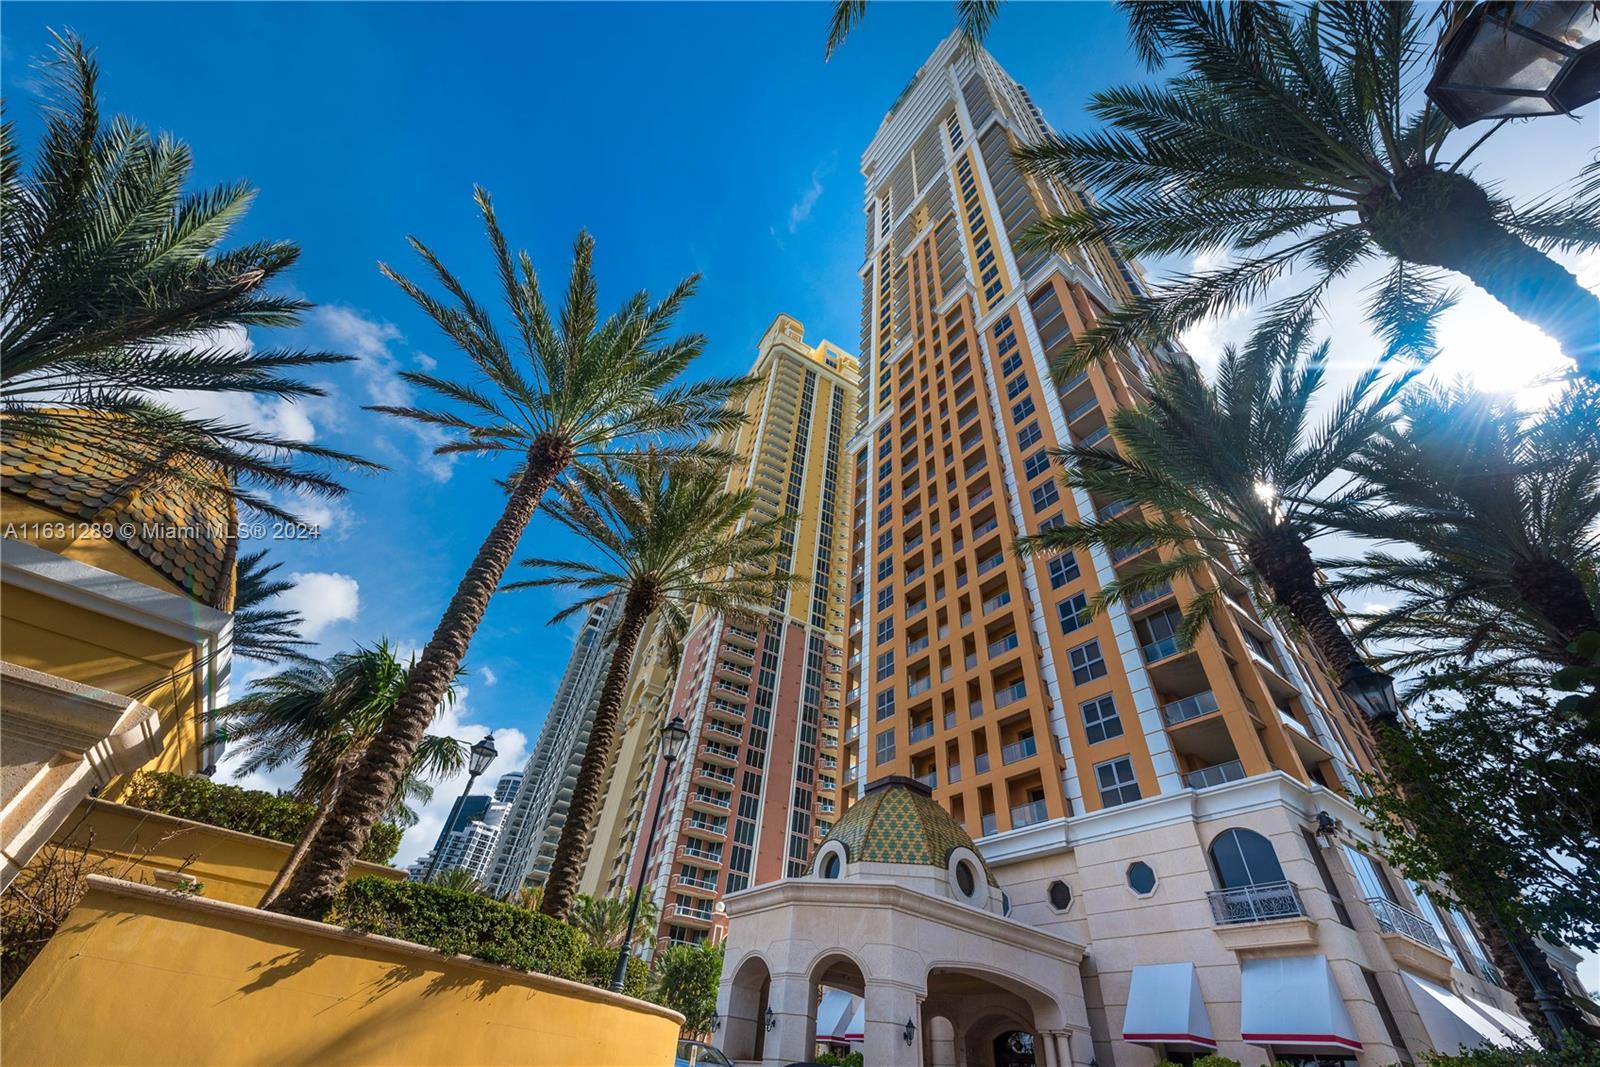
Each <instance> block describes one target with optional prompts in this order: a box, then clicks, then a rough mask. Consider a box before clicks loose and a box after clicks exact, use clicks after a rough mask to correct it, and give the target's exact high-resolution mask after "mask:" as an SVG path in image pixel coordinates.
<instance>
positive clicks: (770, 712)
mask: <svg viewBox="0 0 1600 1067" xmlns="http://www.w3.org/2000/svg"><path fill="white" fill-rule="evenodd" d="M753 373H754V374H755V375H756V376H757V377H759V378H760V379H761V380H762V384H761V386H760V387H759V388H757V389H754V390H752V391H751V392H750V394H749V395H748V397H747V399H746V401H745V405H746V414H747V415H748V419H747V421H746V422H745V424H744V426H743V428H742V429H740V430H739V431H738V432H737V433H736V434H734V435H733V436H732V437H731V439H729V440H727V441H726V442H724V443H725V444H726V445H727V446H728V448H729V450H730V451H732V452H733V453H734V454H735V455H736V457H737V460H736V462H735V463H734V464H733V465H732V468H731V469H730V471H729V474H728V485H729V487H730V488H741V489H742V488H749V489H752V490H754V492H755V494H756V497H757V504H756V507H755V509H754V514H755V515H756V516H758V517H760V518H768V517H776V516H780V515H784V514H789V515H792V516H794V523H793V525H792V526H791V527H790V528H789V529H788V530H786V531H785V533H784V534H783V535H782V537H783V546H784V549H785V550H786V554H787V557H788V558H787V564H786V566H787V568H788V570H789V571H790V572H791V573H793V574H795V575H798V576H799V578H798V580H797V581H796V582H795V583H794V584H793V585H792V586H790V587H789V588H788V589H787V590H786V591H785V592H784V593H783V594H782V595H780V596H779V597H778V598H777V600H776V601H775V602H774V603H773V604H772V606H771V610H770V611H769V613H768V614H767V615H766V616H765V617H764V618H763V619H761V620H760V621H744V622H739V621H733V620H724V619H721V618H718V617H716V616H713V615H703V616H702V617H700V618H699V619H698V620H697V621H696V623H695V625H694V627H693V628H692V630H691V632H690V633H689V635H688V638H687V640H686V641H685V642H684V647H683V658H682V661H681V666H680V667H679V670H678V672H677V676H676V678H675V679H674V680H673V682H672V685H671V695H670V701H671V703H670V706H669V710H668V713H669V714H671V715H678V716H681V717H682V718H683V720H684V721H685V722H686V723H687V724H688V725H689V728H690V730H691V733H692V745H691V748H690V749H689V752H688V754H687V756H686V758H685V759H684V760H683V761H682V763H681V764H680V765H679V766H678V768H677V771H678V772H679V773H678V774H677V775H675V778H676V780H675V781H672V782H669V783H667V789H668V797H669V799H668V802H667V804H666V807H665V810H666V813H667V814H666V816H665V817H664V818H663V819H662V825H661V827H660V832H659V835H658V839H657V841H656V848H655V858H654V861H653V863H652V866H651V870H650V872H649V878H650V881H651V884H652V885H653V886H654V893H655V899H656V900H657V901H659V902H661V903H662V905H663V906H662V909H661V912H662V919H661V933H662V935H663V936H664V937H666V938H668V939H669V940H671V941H700V940H704V939H705V938H706V937H707V935H708V934H709V933H710V931H711V930H712V929H713V927H714V926H718V925H720V924H721V922H722V919H721V917H720V916H719V915H718V914H717V913H716V911H715V910H714V903H715V901H716V900H717V899H718V898H719V897H720V896H721V895H722V894H723V893H725V892H734V891H737V890H740V889H743V888H745V887H746V886H749V885H751V884H754V883H758V882H766V881H770V880H772V879H775V878H780V877H783V876H785V875H795V874H798V873H801V872H803V871H805V869H806V867H807V864H808V863H809V861H810V858H811V853H812V850H813V848H814V847H815V845H816V842H818V841H819V840H820V839H821V836H822V835H823V834H824V833H826V831H827V830H828V829H829V828H830V827H831V825H832V822H833V817H834V812H835V810H836V805H837V802H838V801H837V790H838V772H837V767H838V753H839V747H838V746H839V712H840V701H841V696H842V688H843V687H842V682H841V680H842V678H843V674H844V656H843V639H844V618H845V603H844V588H845V578H844V567H845V564H844V557H845V554H846V552H848V551H849V544H850V525H849V524H850V518H849V513H848V510H847V507H846V502H845V499H844V498H843V496H842V494H843V492H844V490H845V488H846V487H847V486H849V484H850V477H851V474H850V462H849V458H848V456H847V454H846V452H845V441H846V440H847V439H848V438H849V436H850V434H851V431H852V430H853V428H854V425H855V418H856V414H855V413H856V374H857V366H856V360H855V358H854V357H853V356H850V355H848V354H847V353H845V352H843V351H842V350H840V349H839V348H838V346H836V345H833V344H830V343H829V342H827V341H821V342H818V343H817V344H816V345H810V344H807V343H806V341H805V336H804V330H803V328H802V327H801V324H800V323H799V322H797V321H795V320H794V319H792V318H790V317H789V316H787V315H779V316H778V317H777V319H776V320H774V321H773V323H772V325H771V326H770V327H769V328H768V329H767V332H766V334H765V335H764V336H763V337H762V339H761V343H760V347H759V352H758V355H757V358H756V363H755V368H754V370H753ZM653 745H654V738H653V737H651V738H650V739H649V741H648V743H646V745H645V746H644V748H643V749H642V750H641V752H642V754H643V755H644V756H646V757H649V758H648V761H647V762H646V761H645V760H639V761H636V762H635V764H634V765H633V766H632V767H631V768H629V769H628V770H627V771H626V772H625V774H624V775H622V776H621V777H625V778H626V786H627V788H628V793H629V796H630V797H631V803H632V804H633V805H635V806H636V807H637V809H638V810H637V814H636V815H635V816H633V817H631V821H632V822H633V824H634V825H635V826H639V825H644V826H645V828H646V829H648V821H647V820H648V818H649V812H650V809H651V806H653V804H654V801H655V788H654V787H652V788H648V789H640V788H638V786H639V785H641V784H645V783H647V782H648V780H649V779H648V778H646V777H645V775H651V776H653V775H655V774H657V773H659V769H658V767H657V766H656V761H655V760H654V758H653V757H651V756H650V753H651V751H652V750H653ZM629 843H630V844H632V842H629ZM631 851H632V852H638V851H640V850H638V849H637V848H634V849H632V850H631ZM620 862H621V863H623V864H632V863H634V862H635V856H633V855H627V856H626V857H625V858H620ZM633 870H634V873H637V868H636V867H635V868H633ZM618 888H620V886H619V887H618Z"/></svg>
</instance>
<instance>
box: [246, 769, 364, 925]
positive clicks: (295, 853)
mask: <svg viewBox="0 0 1600 1067" xmlns="http://www.w3.org/2000/svg"><path fill="white" fill-rule="evenodd" d="M348 769H349V768H348V767H346V766H345V765H344V764H343V762H342V761H341V763H340V765H339V767H338V768H337V769H335V770H334V772H333V775H332V776H331V777H330V778H329V779H328V784H327V785H325V786H323V787H322V793H321V795H319V796H318V797H317V810H316V812H315V813H313V814H312V816H311V821H310V822H308V823H306V828H305V829H304V830H302V831H300V839H299V840H298V841H296V842H295V843H294V848H292V849H290V850H289V858H288V860H286V861H285V862H284V864H283V868H282V869H281V870H279V871H278V875H277V877H275V878H274V879H273V880H272V884H271V885H269V886H267V891H266V893H265V894H263V895H262V897H261V903H259V904H257V905H256V907H258V908H270V907H272V902H273V901H274V900H277V899H278V895H279V894H280V893H282V892H283V887H284V886H286V885H288V884H289V879H290V878H292V877H294V872H295V871H298V870H299V869H300V864H301V862H302V861H303V860H304V859H305V858H306V853H307V852H309V851H310V850H311V842H312V841H314V840H316V837H317V833H318V831H320V830H321V829H322V824H323V823H325V822H327V821H328V812H329V811H331V810H333V802H334V801H335V800H336V799H337V798H338V796H339V785H340V783H342V782H343V781H344V776H345V772H346V771H347V770H348Z"/></svg>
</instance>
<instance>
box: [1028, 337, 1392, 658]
mask: <svg viewBox="0 0 1600 1067" xmlns="http://www.w3.org/2000/svg"><path fill="white" fill-rule="evenodd" d="M1308 322H1309V320H1308V319H1307V318H1306V317H1305V316H1301V317H1299V318H1298V319H1297V320H1295V321H1294V322H1293V323H1291V324H1290V325H1289V327H1288V328H1287V330H1285V329H1282V328H1281V327H1280V325H1279V324H1278V323H1276V322H1268V323H1266V324H1264V325H1263V326H1262V327H1260V328H1258V329H1257V330H1256V331H1255V332H1254V333H1253V334H1252V336H1251V337H1250V340H1249V341H1248V343H1246V344H1245V345H1244V347H1242V348H1240V347H1237V346H1232V345H1230V346H1228V347H1227V348H1226V349H1225V350H1224V351H1223V354H1222V360H1221V362H1220V364H1219V365H1218V367H1217V371H1216V384H1215V385H1212V384H1210V383H1208V382H1207V381H1206V380H1205V378H1204V377H1203V376H1202V375H1201V373H1200V371H1199V370H1198V369H1197V368H1196V366H1195V365H1194V364H1193V363H1191V362H1189V361H1187V360H1182V361H1178V362H1175V363H1174V364H1173V366H1172V368H1171V370H1170V371H1169V372H1168V373H1166V374H1164V375H1162V376H1160V377H1159V378H1156V379H1154V380H1152V381H1151V383H1150V388H1151V396H1150V400H1149V402H1148V403H1146V404H1144V405H1141V406H1139V407H1136V408H1125V409H1122V410H1120V411H1118V412H1116V413H1115V414H1114V415H1113V416H1112V418H1111V430H1112V433H1113V435H1114V436H1115V439H1116V442H1117V447H1116V448H1082V447H1076V446H1075V447H1070V448H1065V449H1060V450H1058V451H1057V453H1056V455H1057V457H1058V459H1059V460H1060V461H1061V467H1062V470H1063V471H1064V472H1065V473H1064V474H1063V475H1062V480H1063V481H1064V482H1065V483H1066V484H1067V485H1069V486H1071V487H1073V488H1076V489H1083V490H1086V491H1088V492H1089V493H1091V494H1094V495H1096V496H1098V497H1100V498H1101V499H1103V500H1106V501H1109V502H1117V503H1120V504H1122V505H1124V506H1125V510H1118V511H1117V512H1116V513H1115V514H1112V515H1111V516H1110V517H1105V518H1095V519H1089V520H1086V521H1080V522H1076V523H1067V524H1064V525H1061V526H1057V527H1054V528H1052V529H1049V530H1045V531H1041V532H1040V533H1036V534H1033V535H1030V536H1026V537H1021V538H1019V539H1018V540H1017V548H1018V549H1019V550H1020V551H1022V552H1027V553H1058V552H1063V551H1067V550H1070V549H1074V548H1090V547H1093V546H1099V547H1102V548H1104V549H1106V550H1108V551H1114V550H1117V549H1131V548H1140V547H1144V546H1149V545H1154V546H1158V547H1165V548H1171V549H1173V550H1174V551H1173V552H1172V553H1171V554H1170V555H1168V557H1167V558H1165V559H1162V560H1159V561H1157V562H1155V563H1152V564H1151V565H1149V566H1147V567H1144V568H1143V569H1141V570H1138V571H1136V572H1134V573H1132V574H1129V575H1127V576H1125V577H1122V578H1119V579H1117V580H1116V581H1113V582H1110V583H1108V584H1107V585H1106V586H1105V587H1104V588H1102V589H1101V590H1100V593H1099V594H1098V595H1097V596H1096V598H1095V600H1094V602H1093V605H1092V607H1093V608H1094V609H1095V610H1099V609H1100V608H1102V607H1104V606H1105V605H1106V604H1109V603H1113V602H1116V601H1119V600H1123V599H1125V598H1126V597H1128V596H1130V595H1132V594H1135V593H1140V592H1145V591H1148V590H1152V589H1158V588H1160V587H1161V586H1163V585H1165V584H1168V583H1170V582H1171V581H1172V579H1174V578H1179V577H1182V578H1187V579H1190V580H1191V581H1195V584H1196V588H1197V593H1196V595H1195V597H1194V598H1193V599H1192V600H1191V601H1190V602H1189V605H1188V607H1187V608H1186V609H1185V611H1184V617H1183V625H1182V628H1181V631H1180V634H1179V638H1180V641H1181V642H1182V643H1183V644H1184V645H1185V646H1187V645H1189V644H1191V643H1192V642H1193V640H1194V638H1195V636H1196V635H1197V634H1198V633H1199V632H1200V629H1201V627H1202V626H1203V625H1204V624H1205V622H1206V621H1207V620H1208V619H1209V618H1210V616H1211V612H1212V610H1213V609H1214V608H1215V606H1216V604H1217V601H1218V599H1219V597H1221V596H1222V593H1221V591H1220V590H1219V589H1218V588H1217V587H1216V585H1215V583H1214V582H1211V581H1208V580H1204V579H1205V578H1206V576H1208V575H1209V574H1210V573H1211V572H1212V571H1213V569H1215V568H1220V569H1221V570H1222V571H1223V572H1226V573H1229V574H1233V575H1235V576H1236V577H1238V578H1240V579H1242V580H1243V581H1245V582H1246V583H1247V584H1248V585H1249V586H1250V587H1251V588H1252V589H1253V590H1254V591H1255V594H1256V599H1257V600H1258V602H1260V603H1261V605H1262V607H1263V610H1264V611H1266V612H1267V613H1269V614H1287V615H1288V616H1289V617H1290V618H1292V619H1293V620H1294V622H1295V623H1296V624H1298V626H1299V627H1300V628H1301V629H1303V630H1304V632H1305V633H1306V634H1307V636H1308V637H1309V638H1310V640H1311V643H1312V644H1313V646H1315V648H1316V649H1317V651H1318V652H1319V653H1321V655H1322V659H1323V661H1324V662H1325V664H1326V665H1327V667H1328V668H1329V669H1330V670H1331V671H1333V672H1334V673H1335V674H1336V675H1337V674H1339V673H1340V672H1342V671H1344V670H1345V669H1346V668H1348V667H1349V666H1351V665H1353V664H1359V663H1361V662H1362V656H1361V654H1360V652H1359V651H1358V650H1357V649H1356V647H1355V645H1353V644H1352V643H1351V641H1350V638H1349V637H1348V636H1347V635H1346V633H1345V631H1344V629H1343V627H1342V626H1341V625H1340V623H1339V619H1338V617H1337V615H1336V613H1335V611H1334V610H1333V609H1332V607H1331V606H1330V604H1329V601H1328V597H1327V595H1326V593H1325V592H1324V590H1323V588H1322V585H1321V583H1320V580H1319V577H1318V572H1317V565H1316V563H1315V562H1314V561H1313V559H1312V556H1311V550H1310V548H1309V547H1308V546H1309V542H1310V541H1311V540H1312V539H1313V538H1315V537H1316V536H1317V535H1318V534H1319V533H1320V532H1322V531H1321V530H1320V528H1319V526H1318V525H1317V524H1318V522H1319V521H1320V508H1321V502H1320V500H1319V499H1318V497H1317V495H1316V491H1317V487H1318V486H1320V485H1322V483H1323V482H1324V481H1325V480H1326V479H1328V478H1329V477H1331V476H1332V475H1334V474H1335V473H1336V472H1337V471H1338V470H1339V469H1340V468H1341V467H1343V466H1345V465H1346V464H1348V463H1349V462H1350V460H1351V458H1352V457H1353V456H1354V455H1355V454H1356V453H1357V452H1358V451H1359V450H1360V449H1361V448H1362V447H1363V446H1365V445H1366V444H1367V443H1368V441H1370V440H1371V439H1372V437H1373V435H1374V434H1375V433H1377V432H1378V431H1380V430H1381V429H1383V428H1384V427H1385V426H1387V425H1388V423H1389V421H1390V420H1391V418H1392V417H1393V416H1392V414H1391V413H1390V410H1389V409H1390V406H1391V403H1392V401H1393V399H1394V397H1395V396H1396V394H1397V393H1398V392H1399V390H1400V389H1401V387H1402V385H1403V384H1404V382H1405V381H1406V380H1407V379H1406V377H1405V376H1399V377H1395V378H1392V379H1391V380H1390V381H1389V382H1388V383H1387V384H1384V383H1381V382H1380V376H1381V373H1382V372H1381V370H1380V369H1379V368H1372V369H1369V370H1368V371H1367V372H1366V373H1364V374H1362V375H1361V376H1360V377H1359V378H1357V380H1356V381H1355V382H1354V383H1353V384H1352V385H1351V386H1350V387H1349V388H1348V389H1347V390H1346V392H1345V393H1344V395H1343V396H1342V397H1340V398H1339V399H1338V401H1337V402H1336V403H1335V404H1334V406H1333V407H1332V409H1331V410H1330V411H1329V413H1328V414H1327V416H1326V417H1325V418H1324V419H1323V421H1322V423H1321V425H1319V426H1315V427H1313V426H1312V425H1311V422H1310V409H1311V405H1312V402H1313V401H1314V400H1315V399H1316V397H1317V394H1318V393H1319V392H1320V390H1321V388H1322V385H1323V376H1324V371H1325V368H1326V365H1327V360H1328V343H1327V342H1326V341H1323V342H1322V343H1320V344H1317V345H1315V346H1313V345H1312V344H1311V341H1310V337H1309V334H1308ZM1127 505H1131V506H1127ZM1113 507H1114V505H1112V504H1109V503H1108V504H1107V505H1106V506H1105V507H1102V509H1101V513H1102V515H1104V514H1106V513H1107V512H1110V511H1112V510H1113ZM1146 509H1148V510H1146Z"/></svg>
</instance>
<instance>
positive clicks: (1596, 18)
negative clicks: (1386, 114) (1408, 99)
mask: <svg viewBox="0 0 1600 1067" xmlns="http://www.w3.org/2000/svg"><path fill="white" fill-rule="evenodd" d="M1597 96H1600V11H1597V10H1596V9H1595V7H1594V5H1593V4H1592V3H1573V2H1571V0H1566V2H1560V3H1540V4H1513V3H1505V2H1502V0H1497V2H1493V3H1479V4H1475V5H1472V6H1471V7H1470V8H1469V9H1468V11H1467V13H1466V14H1465V15H1464V16H1463V17H1462V18H1461V20H1460V21H1459V22H1457V23H1456V24H1455V26H1454V28H1453V29H1451V30H1450V32H1449V34H1448V36H1446V37H1445V39H1444V42H1443V43H1442V44H1441V45H1440V47H1439V64H1438V66H1437V67H1435V68H1434V72H1433V77H1432V78H1431V79H1429V81H1428V98H1429V99H1430V100H1432V101H1433V102H1434V103H1435V104H1437V105H1438V106H1439V110H1441V111H1443V112H1444V113H1445V116H1446V117H1447V118H1448V119H1449V120H1450V121H1451V123H1452V124H1454V125H1455V126H1458V127H1460V126H1469V125H1471V124H1472V123H1474V122H1478V121H1480V120H1483V119H1500V120H1502V121H1504V120H1505V119H1512V118H1533V117H1536V116H1539V115H1561V114H1571V113H1572V111H1573V110H1575V109H1576V108H1579V107H1582V106H1583V105H1584V104H1587V103H1589V102H1590V101H1592V100H1594V99H1595V98H1596V97H1597Z"/></svg>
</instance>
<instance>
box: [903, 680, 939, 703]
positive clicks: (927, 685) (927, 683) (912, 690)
mask: <svg viewBox="0 0 1600 1067" xmlns="http://www.w3.org/2000/svg"><path fill="white" fill-rule="evenodd" d="M932 688H933V677H932V676H931V675H923V676H922V677H921V678H917V679H914V680H913V681H912V682H911V683H910V684H909V685H907V686H906V697H907V699H913V698H915V697H918V696H921V695H922V694H923V693H926V692H927V691H928V690H930V689H932Z"/></svg>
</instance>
